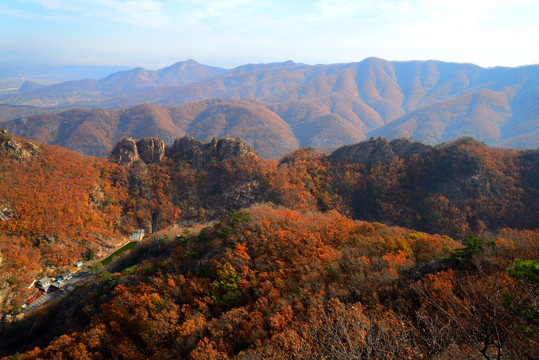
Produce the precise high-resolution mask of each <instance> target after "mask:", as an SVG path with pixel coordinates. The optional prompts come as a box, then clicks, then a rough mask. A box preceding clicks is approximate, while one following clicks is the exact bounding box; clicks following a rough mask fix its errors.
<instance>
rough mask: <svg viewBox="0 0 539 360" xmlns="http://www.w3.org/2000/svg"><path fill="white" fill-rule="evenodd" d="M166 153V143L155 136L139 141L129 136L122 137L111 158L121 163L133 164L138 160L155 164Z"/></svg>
mask: <svg viewBox="0 0 539 360" xmlns="http://www.w3.org/2000/svg"><path fill="white" fill-rule="evenodd" d="M164 155H165V143H164V141H163V140H161V139H158V138H155V137H145V138H143V139H141V140H139V141H136V140H135V139H133V138H130V137H127V138H124V139H122V140H121V141H120V142H119V143H118V144H117V145H116V147H115V148H114V150H112V153H111V154H110V159H111V160H112V161H114V162H115V163H117V164H120V165H131V164H133V163H134V162H135V161H137V160H142V161H143V162H144V163H146V164H155V163H158V162H160V161H161V159H162V158H163V156H164Z"/></svg>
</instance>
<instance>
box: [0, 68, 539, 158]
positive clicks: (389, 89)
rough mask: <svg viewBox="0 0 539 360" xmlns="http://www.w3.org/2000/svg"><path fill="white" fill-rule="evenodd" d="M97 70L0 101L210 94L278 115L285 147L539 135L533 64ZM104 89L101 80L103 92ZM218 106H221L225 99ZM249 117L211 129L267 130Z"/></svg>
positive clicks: (108, 101) (125, 101)
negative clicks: (97, 75) (100, 74)
mask: <svg viewBox="0 0 539 360" xmlns="http://www.w3.org/2000/svg"><path fill="white" fill-rule="evenodd" d="M182 69H183V70H182ZM159 76H161V77H160V78H159ZM105 79H107V80H106V81H105ZM105 79H102V80H84V81H79V82H77V83H76V84H78V85H77V86H79V90H78V92H77V93H73V94H71V93H70V92H73V91H74V90H73V89H74V87H73V86H74V84H75V83H73V82H69V83H63V84H59V85H54V86H53V87H44V88H39V89H37V90H34V91H32V90H28V91H24V92H21V93H20V94H16V95H5V96H0V101H2V102H4V103H10V102H17V103H18V104H19V103H20V104H26V103H28V104H27V105H31V104H33V105H35V104H36V102H37V103H40V102H41V103H47V102H51V104H53V103H54V104H56V105H61V106H64V105H65V106H67V105H68V104H75V103H78V104H79V105H81V104H83V105H84V104H85V106H89V105H90V106H92V107H96V106H97V107H103V108H109V109H116V108H126V107H129V106H135V105H139V104H141V103H151V104H155V105H160V106H161V105H162V106H178V105H181V104H189V103H197V102H200V101H211V99H222V100H228V101H247V102H251V103H252V104H257V105H253V106H255V107H256V106H258V110H257V111H256V112H257V113H258V114H259V116H254V117H253V119H254V118H260V117H262V118H265V119H266V120H265V121H262V123H263V124H267V121H269V119H270V118H273V119H274V120H278V119H279V118H280V119H282V120H283V121H284V123H286V124H287V125H286V126H288V127H290V129H291V131H292V133H293V136H292V134H291V133H290V131H287V130H285V129H284V128H282V130H283V131H282V132H281V133H282V134H281V135H282V136H285V137H287V138H288V140H287V141H288V143H287V146H286V148H288V149H291V148H293V147H297V146H298V145H299V146H314V147H316V148H326V147H334V146H340V145H345V144H346V143H353V142H354V141H359V140H363V139H366V138H367V137H368V136H375V137H376V136H385V137H389V138H398V137H411V138H413V139H416V140H421V141H424V142H426V143H428V144H435V143H440V142H443V141H450V140H454V139H456V138H458V137H461V136H473V137H476V138H478V139H479V140H481V141H485V142H487V143H488V144H490V145H513V146H516V147H518V146H519V145H520V146H525V147H528V148H536V147H539V139H536V138H535V137H534V136H533V135H527V134H530V133H534V131H535V130H536V129H537V126H538V125H539V123H538V122H539V108H538V107H537V105H536V104H537V101H536V99H537V98H539V65H529V66H522V67H518V68H503V67H495V68H481V67H479V66H476V65H473V64H459V63H446V62H441V61H434V60H429V61H408V62H390V61H386V60H383V59H378V58H367V59H365V60H363V61H360V62H354V63H343V64H330V65H306V64H297V63H294V62H292V61H287V62H281V63H270V64H247V65H243V66H239V67H236V68H234V69H230V70H224V69H220V68H212V67H207V66H205V65H201V64H198V63H196V62H194V61H192V60H188V61H186V62H181V63H177V64H174V65H172V66H170V67H168V68H164V69H161V70H158V71H154V72H149V71H147V70H144V69H141V68H137V69H133V70H129V71H124V72H118V73H115V74H112V75H110V76H109V77H107V78H105ZM159 79H161V80H159ZM100 83H102V84H106V86H105V85H99V84H100ZM178 84H182V85H178ZM96 86H102V87H101V89H102V90H100V91H103V93H96V92H95V89H96ZM106 89H109V90H110V92H109V93H107V96H105V93H106ZM55 91H56V92H57V94H58V96H59V98H57V100H54V99H55V96H56V95H54V94H55ZM70 94H71V95H70ZM85 94H86V95H85ZM37 95H40V97H37ZM10 96H11V97H10ZM85 97H86V98H85ZM25 99H26V100H25ZM53 100H54V101H53ZM58 101H60V103H58ZM62 104H63V105H62ZM195 107H196V106H195ZM262 108H264V109H265V110H264V109H262ZM230 110H231V111H237V110H238V107H234V109H232V108H231V109H230ZM267 110H269V111H270V112H271V113H274V114H276V116H275V115H274V114H270V113H268V112H267ZM21 111H22V108H21ZM47 111H52V110H50V109H49V110H47ZM261 113H265V115H264V116H262V115H260V114H261ZM11 114H14V112H13V110H11ZM221 115H222V116H225V117H227V116H228V115H225V110H224V108H223V109H222V111H221ZM10 116H13V115H10ZM33 119H36V118H33ZM32 121H33V120H32ZM279 121H280V120H279ZM249 126H251V125H249ZM249 126H248V127H246V128H245V129H242V128H241V126H240V127H238V128H236V130H234V132H231V133H228V134H227V133H223V134H219V136H225V135H229V136H240V137H243V138H245V139H246V140H247V141H248V142H249V141H250V143H251V145H253V144H254V142H257V141H258V142H263V141H265V140H267V139H268V138H267V137H266V138H265V139H264V138H257V139H252V140H250V138H251V137H252V136H251V135H249V134H248V132H249V131H250V130H249ZM283 126H284V125H283ZM286 126H285V127H286ZM180 128H181V129H182V131H184V132H187V133H188V130H187V129H185V128H184V127H182V126H180ZM11 131H12V132H16V131H17V130H16V129H15V128H12V130H11ZM212 131H213V130H210V131H209V132H208V133H205V132H204V133H202V132H200V131H197V132H196V133H194V134H191V135H194V136H196V137H199V138H200V139H207V138H209V137H211V136H214V135H211V134H210V133H211V132H212ZM242 131H245V133H242ZM287 132H288V135H285V134H286V133H287ZM20 134H21V135H22V134H23V133H20ZM148 135H154V136H162V135H160V134H157V133H154V134H148ZM25 136H28V135H25ZM520 139H526V141H524V142H522V141H520ZM265 146H267V147H271V146H272V145H271V144H269V143H268V144H266V145H265ZM261 147H262V146H261ZM93 154H96V152H94V153H93ZM282 154H283V152H281V153H279V154H277V155H276V156H275V155H271V156H274V157H278V156H280V155H282Z"/></svg>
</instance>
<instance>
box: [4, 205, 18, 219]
mask: <svg viewBox="0 0 539 360" xmlns="http://www.w3.org/2000/svg"><path fill="white" fill-rule="evenodd" d="M13 216H15V214H14V212H13V208H12V207H11V205H10V204H2V205H0V220H1V221H7V220H9V219H11V218H12V217H13Z"/></svg>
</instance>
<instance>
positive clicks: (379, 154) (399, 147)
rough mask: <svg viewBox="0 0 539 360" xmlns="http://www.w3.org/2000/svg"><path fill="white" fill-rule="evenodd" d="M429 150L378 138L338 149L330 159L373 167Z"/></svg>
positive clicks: (402, 141)
mask: <svg viewBox="0 0 539 360" xmlns="http://www.w3.org/2000/svg"><path fill="white" fill-rule="evenodd" d="M429 149H432V147H431V146H428V145H425V144H422V143H419V142H413V141H410V140H408V139H396V140H393V141H391V142H389V141H388V140H387V139H384V138H382V137H379V138H377V139H374V138H371V139H370V140H368V141H363V142H360V143H358V144H354V145H348V146H344V147H342V148H339V149H337V150H335V152H333V154H331V156H330V157H331V158H333V159H335V160H339V161H354V162H359V163H363V164H366V165H369V166H373V165H376V164H383V163H387V162H389V161H391V160H393V159H394V158H395V157H396V156H399V157H401V158H403V159H410V158H411V157H412V156H413V155H415V154H422V153H424V152H425V151H428V150H429Z"/></svg>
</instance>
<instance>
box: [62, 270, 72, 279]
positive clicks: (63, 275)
mask: <svg viewBox="0 0 539 360" xmlns="http://www.w3.org/2000/svg"><path fill="white" fill-rule="evenodd" d="M72 277H73V274H72V273H71V271H66V272H65V273H63V274H62V276H61V278H62V280H69V279H71V278H72Z"/></svg>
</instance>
